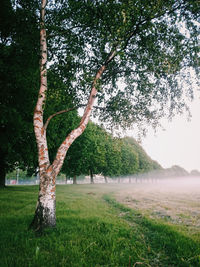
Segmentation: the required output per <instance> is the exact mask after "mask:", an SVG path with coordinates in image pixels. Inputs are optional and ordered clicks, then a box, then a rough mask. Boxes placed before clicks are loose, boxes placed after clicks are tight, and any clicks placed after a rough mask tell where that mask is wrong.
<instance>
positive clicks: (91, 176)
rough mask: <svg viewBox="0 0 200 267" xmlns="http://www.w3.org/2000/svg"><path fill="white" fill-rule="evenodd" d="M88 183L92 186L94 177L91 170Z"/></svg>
mask: <svg viewBox="0 0 200 267" xmlns="http://www.w3.org/2000/svg"><path fill="white" fill-rule="evenodd" d="M90 183H91V184H94V175H93V171H92V169H90Z"/></svg>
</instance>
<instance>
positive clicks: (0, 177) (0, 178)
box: [0, 161, 6, 188]
mask: <svg viewBox="0 0 200 267" xmlns="http://www.w3.org/2000/svg"><path fill="white" fill-rule="evenodd" d="M5 186H6V169H5V166H4V163H3V161H1V162H0V187H1V188H2V187H5Z"/></svg>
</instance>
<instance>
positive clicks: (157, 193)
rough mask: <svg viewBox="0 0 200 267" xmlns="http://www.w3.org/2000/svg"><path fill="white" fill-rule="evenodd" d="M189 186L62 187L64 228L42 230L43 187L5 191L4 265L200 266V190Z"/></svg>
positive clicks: (0, 225)
mask: <svg viewBox="0 0 200 267" xmlns="http://www.w3.org/2000/svg"><path fill="white" fill-rule="evenodd" d="M186 187H187V188H188V186H186ZM184 190H186V188H185V189H184ZM184 190H180V188H179V190H178V191H177V190H175V189H174V190H172V188H171V189H170V188H169V189H168V190H166V186H165V185H164V186H160V185H158V184H155V185H151V184H147V183H146V184H133V185H128V184H116V185H110V184H107V185H106V184H105V185H104V184H101V185H62V186H61V185H60V186H57V227H56V228H55V229H49V230H46V231H45V232H44V234H43V235H40V236H39V235H35V233H33V232H32V231H28V230H27V229H28V225H29V223H30V222H31V219H32V217H33V213H34V209H35V205H36V200H37V193H38V187H37V186H11V187H7V188H6V189H1V190H0V214H1V220H0V233H1V236H0V237H1V238H0V246H1V248H0V251H1V253H0V266H3V267H4V266H20V267H23V266H27V267H28V266H48V267H50V266H72V267H73V266H87V267H90V266H96V267H97V266H152V267H156V266H162V267H163V266H178V267H179V266H187V267H188V266H200V229H199V220H200V208H199V204H198V203H199V198H200V193H199V190H200V189H199V187H198V189H197V187H194V188H193V191H192V192H191V191H190V193H189V191H187V190H186V191H184ZM177 192H178V193H177Z"/></svg>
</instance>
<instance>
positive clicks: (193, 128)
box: [129, 92, 200, 171]
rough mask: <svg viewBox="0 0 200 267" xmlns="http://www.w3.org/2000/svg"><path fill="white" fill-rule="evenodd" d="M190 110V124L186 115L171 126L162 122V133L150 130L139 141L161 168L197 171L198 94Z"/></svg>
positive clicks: (199, 134) (199, 139) (199, 161)
mask: <svg viewBox="0 0 200 267" xmlns="http://www.w3.org/2000/svg"><path fill="white" fill-rule="evenodd" d="M190 110H191V114H192V118H191V121H189V122H188V121H187V118H186V115H182V116H176V117H174V118H173V120H172V122H168V121H167V120H166V119H163V120H162V125H163V127H164V128H165V131H163V130H162V129H157V132H156V134H155V133H154V131H153V130H149V132H148V133H147V136H146V137H144V138H142V143H141V145H142V147H143V148H144V149H145V151H146V152H147V154H148V155H149V156H150V157H151V158H152V159H154V160H156V161H158V162H159V163H160V164H161V165H162V167H164V168H168V167H171V166H172V165H179V166H181V167H183V168H184V169H186V170H187V171H191V170H193V169H197V170H199V171H200V92H199V93H198V95H197V97H196V98H195V100H194V101H193V102H192V103H191V104H190ZM129 135H130V132H129Z"/></svg>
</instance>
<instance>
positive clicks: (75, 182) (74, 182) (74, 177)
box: [73, 175, 77, 184]
mask: <svg viewBox="0 0 200 267" xmlns="http://www.w3.org/2000/svg"><path fill="white" fill-rule="evenodd" d="M73 184H77V180H76V175H74V176H73Z"/></svg>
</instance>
